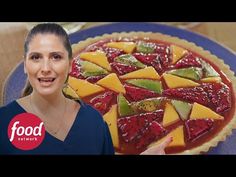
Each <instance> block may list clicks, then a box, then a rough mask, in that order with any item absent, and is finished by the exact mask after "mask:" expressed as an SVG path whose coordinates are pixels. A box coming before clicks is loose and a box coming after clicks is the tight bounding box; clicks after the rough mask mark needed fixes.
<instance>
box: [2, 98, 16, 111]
mask: <svg viewBox="0 0 236 177" xmlns="http://www.w3.org/2000/svg"><path fill="white" fill-rule="evenodd" d="M16 108H18V105H17V102H16V100H14V101H12V102H10V103H8V104H6V105H3V106H1V107H0V112H1V113H4V112H6V111H9V110H12V109H16Z"/></svg>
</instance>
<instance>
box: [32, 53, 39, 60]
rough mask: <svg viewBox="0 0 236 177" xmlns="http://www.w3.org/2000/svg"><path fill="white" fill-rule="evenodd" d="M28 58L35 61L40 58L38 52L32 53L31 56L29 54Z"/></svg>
mask: <svg viewBox="0 0 236 177" xmlns="http://www.w3.org/2000/svg"><path fill="white" fill-rule="evenodd" d="M30 59H31V60H34V61H37V60H39V59H40V56H39V55H38V54H34V55H31V56H30Z"/></svg>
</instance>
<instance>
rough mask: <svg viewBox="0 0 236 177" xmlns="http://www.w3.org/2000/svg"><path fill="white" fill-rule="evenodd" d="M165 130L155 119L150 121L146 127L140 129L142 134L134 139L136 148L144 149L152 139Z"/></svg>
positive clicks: (158, 136) (160, 135) (161, 134)
mask: <svg viewBox="0 0 236 177" xmlns="http://www.w3.org/2000/svg"><path fill="white" fill-rule="evenodd" d="M165 132H166V130H165V129H164V128H163V127H162V126H161V125H160V124H159V123H158V122H156V121H153V122H151V123H150V124H149V125H148V127H146V128H145V129H143V130H142V136H140V137H139V136H138V137H137V140H136V141H135V146H136V149H144V148H145V147H147V146H148V145H149V144H151V143H152V142H153V141H155V140H157V139H159V138H160V137H162V136H163V135H164V134H165Z"/></svg>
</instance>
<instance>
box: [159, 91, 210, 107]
mask: <svg viewBox="0 0 236 177" xmlns="http://www.w3.org/2000/svg"><path fill="white" fill-rule="evenodd" d="M163 94H164V95H165V96H171V97H174V98H179V99H183V100H186V101H190V102H197V103H199V104H203V105H208V104H209V102H210V99H209V98H208V94H207V92H205V91H204V89H203V88H202V87H193V88H176V89H166V90H164V91H163Z"/></svg>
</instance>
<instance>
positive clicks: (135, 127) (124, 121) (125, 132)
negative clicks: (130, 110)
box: [118, 109, 164, 143]
mask: <svg viewBox="0 0 236 177" xmlns="http://www.w3.org/2000/svg"><path fill="white" fill-rule="evenodd" d="M163 114H164V111H163V110H162V109H159V110H157V111H155V112H151V113H142V114H139V115H133V116H128V117H123V118H119V119H118V128H119V131H120V133H121V137H122V139H123V140H124V141H125V142H126V143H130V142H134V141H137V139H140V138H142V136H143V134H144V133H145V129H147V127H148V126H149V125H150V124H151V123H152V122H153V121H157V122H160V121H161V119H162V117H163ZM154 126H155V125H154ZM160 129H161V130H163V131H164V129H163V128H162V127H161V126H160ZM154 130H155V129H154ZM154 130H152V131H154ZM158 132H159V129H158Z"/></svg>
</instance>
